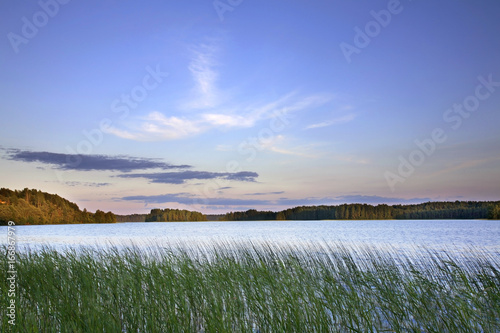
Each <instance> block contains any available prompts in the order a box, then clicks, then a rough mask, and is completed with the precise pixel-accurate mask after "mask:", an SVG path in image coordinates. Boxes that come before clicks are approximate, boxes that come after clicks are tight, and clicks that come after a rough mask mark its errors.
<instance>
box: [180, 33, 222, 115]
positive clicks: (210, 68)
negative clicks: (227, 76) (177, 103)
mask: <svg viewBox="0 0 500 333" xmlns="http://www.w3.org/2000/svg"><path fill="white" fill-rule="evenodd" d="M217 52H218V47H217V46H216V44H215V43H214V42H207V43H203V44H200V45H197V46H192V47H191V56H192V59H191V62H190V63H189V66H188V69H189V72H190V73H191V76H192V78H193V80H194V82H195V88H194V91H193V96H192V100H191V101H189V102H188V103H186V104H185V105H184V106H183V107H184V108H187V109H206V108H213V107H215V106H217V105H218V103H219V102H220V96H219V94H220V91H219V89H218V88H217V85H216V82H217V79H218V77H219V73H218V72H217V71H216V70H215V67H216V60H215V58H216V54H217Z"/></svg>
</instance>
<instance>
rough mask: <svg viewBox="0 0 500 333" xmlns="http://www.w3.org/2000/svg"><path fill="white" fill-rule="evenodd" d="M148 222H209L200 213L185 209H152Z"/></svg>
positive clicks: (147, 216)
mask: <svg viewBox="0 0 500 333" xmlns="http://www.w3.org/2000/svg"><path fill="white" fill-rule="evenodd" d="M145 221H146V222H186V221H190V222H195V221H207V217H206V216H205V215H203V214H202V213H200V212H194V211H190V210H185V209H169V208H166V209H152V210H151V212H150V213H149V214H148V215H146V220H145Z"/></svg>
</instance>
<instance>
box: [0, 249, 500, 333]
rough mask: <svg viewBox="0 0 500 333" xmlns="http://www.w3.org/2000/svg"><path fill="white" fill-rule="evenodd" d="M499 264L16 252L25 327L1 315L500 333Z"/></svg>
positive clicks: (152, 324)
mask: <svg viewBox="0 0 500 333" xmlns="http://www.w3.org/2000/svg"><path fill="white" fill-rule="evenodd" d="M4 250H6V249H5V248H4ZM0 264H1V266H2V269H1V270H0V272H1V273H0V280H1V283H2V284H1V285H2V293H1V300H2V308H1V310H0V311H4V309H5V308H6V304H7V302H8V298H7V292H6V290H5V288H3V286H5V285H6V282H5V281H6V273H5V271H6V270H4V269H3V267H6V266H7V259H6V258H5V256H2V258H1V259H0ZM499 264H500V261H499V258H498V257H497V256H488V255H486V254H479V255H476V256H467V257H464V256H459V255H455V256H447V255H445V254H439V253H436V252H429V251H428V252H425V253H421V254H420V255H417V254H396V253H395V252H393V251H380V250H375V249H362V248H347V247H343V246H337V245H325V244H323V245H316V246H303V247H302V246H300V247H299V246H295V247H293V246H289V247H277V246H271V245H270V244H260V245H256V244H254V245H250V246H248V245H246V246H243V245H241V246H238V245H236V244H228V243H226V244H218V245H217V246H215V245H214V246H209V247H201V246H200V247H198V248H191V249H182V248H160V247H154V248H149V249H139V248H128V249H116V248H107V249H93V248H86V249H83V250H78V251H77V250H69V251H66V252H58V251H55V250H52V249H48V248H45V249H43V250H41V251H40V250H39V251H27V252H21V253H20V254H18V264H17V284H18V295H17V299H16V301H17V318H16V326H15V328H14V329H13V327H12V326H11V325H9V324H8V323H7V320H8V318H7V317H6V316H5V315H4V314H3V312H2V318H1V330H2V332H8V331H10V330H13V331H17V332H499V331H500V270H499V267H500V265H499Z"/></svg>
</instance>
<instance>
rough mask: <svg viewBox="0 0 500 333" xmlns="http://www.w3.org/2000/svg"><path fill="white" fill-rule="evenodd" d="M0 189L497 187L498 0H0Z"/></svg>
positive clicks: (198, 203) (146, 204) (251, 196)
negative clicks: (0, 66) (435, 0)
mask: <svg viewBox="0 0 500 333" xmlns="http://www.w3.org/2000/svg"><path fill="white" fill-rule="evenodd" d="M0 13H1V14H0V15H1V20H0V29H1V33H2V35H3V36H4V37H3V39H2V42H1V44H0V59H1V60H2V70H1V76H0V88H1V89H0V100H1V101H2V103H1V109H0V110H1V111H0V112H1V118H2V124H3V126H2V130H1V131H0V171H1V173H0V186H2V187H8V188H11V189H22V188H24V187H29V188H38V189H41V190H44V191H47V192H51V193H58V194H60V195H61V196H63V197H66V198H68V199H70V200H72V201H74V202H76V203H77V204H78V205H79V206H80V208H82V209H83V208H87V209H88V210H96V209H103V210H112V211H114V212H116V213H143V212H148V211H149V210H150V209H151V208H153V207H162V208H165V207H171V208H183V209H192V210H198V211H202V212H205V213H222V212H227V211H234V210H245V209H249V208H257V209H265V210H279V209H283V208H287V207H292V206H297V205H315V204H339V203H345V202H348V203H350V202H361V203H370V204H378V203H389V204H394V203H414V202H423V201H428V200H499V199H500V145H499V143H500V131H498V126H499V123H500V35H499V34H498V32H499V31H500V4H499V3H498V1H493V0H491V1H476V2H469V1H449V0H447V1H439V2H432V1H410V0H406V1H403V0H402V1H395V0H391V1H271V2H269V1H245V0H243V1H231V2H228V1H226V0H221V1H215V2H214V1H206V0H203V1H201V0H193V1H189V2H186V1H165V0H162V1H146V2H139V1H112V0H109V1H85V2H83V1H76V0H72V1H67V0H65V1H63V0H59V1H57V0H41V1H40V2H35V1H12V0H9V1H4V2H2V4H0Z"/></svg>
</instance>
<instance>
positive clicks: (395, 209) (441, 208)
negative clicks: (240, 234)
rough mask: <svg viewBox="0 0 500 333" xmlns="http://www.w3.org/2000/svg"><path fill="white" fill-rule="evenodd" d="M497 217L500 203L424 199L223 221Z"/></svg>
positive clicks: (250, 214) (234, 215)
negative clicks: (418, 202) (402, 203)
mask: <svg viewBox="0 0 500 333" xmlns="http://www.w3.org/2000/svg"><path fill="white" fill-rule="evenodd" d="M485 218H496V219H498V218H500V202H484V201H454V202H426V203H422V204H417V205H393V206H389V205H377V206H373V205H368V204H343V205H337V206H326V205H323V206H301V207H295V208H290V209H286V210H283V211H280V212H269V211H263V212H261V211H257V210H254V209H252V210H248V211H246V212H231V213H227V214H226V215H224V217H223V218H222V220H224V221H251V220H253V221H255V220H387V219H403V220H410V219H411V220H426V219H485Z"/></svg>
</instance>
